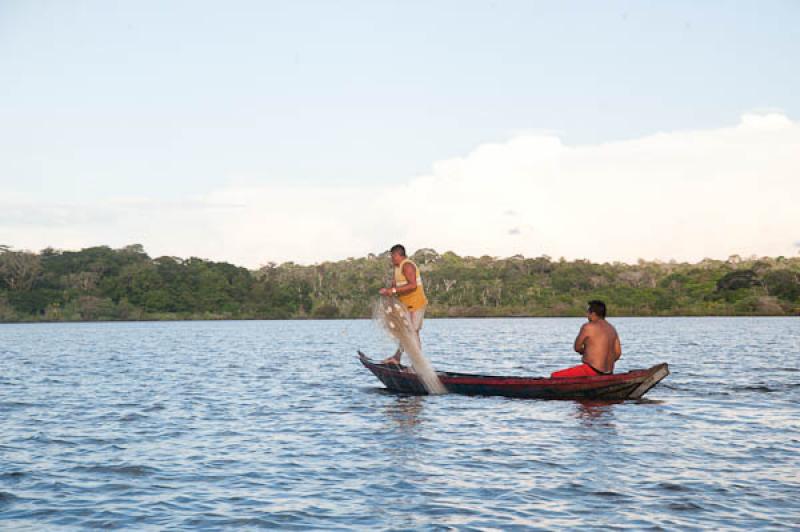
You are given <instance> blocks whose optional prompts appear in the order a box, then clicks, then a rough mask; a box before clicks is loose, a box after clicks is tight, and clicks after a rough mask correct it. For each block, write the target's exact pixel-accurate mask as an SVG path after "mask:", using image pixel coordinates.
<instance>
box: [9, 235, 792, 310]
mask: <svg viewBox="0 0 800 532" xmlns="http://www.w3.org/2000/svg"><path fill="white" fill-rule="evenodd" d="M412 258H413V259H414V260H415V261H416V262H417V264H419V266H420V269H421V271H422V276H423V280H424V284H425V288H426V291H427V293H428V297H429V299H430V306H429V309H428V312H429V315H430V316H440V317H444V316H447V317H462V316H470V317H477V316H582V315H583V313H584V309H585V307H586V301H587V300H589V299H595V298H599V299H603V300H605V301H606V302H607V303H608V305H609V308H610V313H611V315H614V316H705V315H716V316H732V315H739V316H753V315H770V316H783V315H800V258H797V257H794V258H786V257H774V258H773V257H761V258H756V257H751V258H741V257H738V256H732V257H730V258H729V259H728V260H711V259H706V260H703V261H701V262H699V263H696V264H688V263H678V262H648V261H639V262H638V263H637V264H623V263H619V262H615V263H602V264H598V263H593V262H589V261H585V260H575V261H567V260H564V259H556V260H554V259H552V258H550V257H547V256H541V257H536V258H526V257H522V256H514V257H508V258H496V257H488V256H484V257H461V256H459V255H456V254H455V253H453V252H449V251H448V252H446V253H443V254H439V253H437V252H436V251H434V250H432V249H422V250H419V251H417V252H416V253H415V254H414V256H413V257H412ZM389 272H390V266H389V259H388V256H387V255H372V254H371V255H368V256H366V257H361V258H350V259H347V260H341V261H336V262H323V263H321V264H316V265H313V266H302V265H298V264H294V263H291V262H287V263H284V264H272V263H271V264H268V265H266V266H264V267H262V268H260V269H258V270H248V269H246V268H242V267H239V266H235V265H233V264H228V263H225V262H213V261H209V260H204V259H199V258H194V257H192V258H188V259H182V258H178V257H158V258H152V257H150V256H148V254H147V253H145V250H144V249H143V248H142V246H140V245H131V246H127V247H124V248H122V249H111V248H110V247H106V246H98V247H91V248H86V249H83V250H81V251H62V250H56V249H50V248H48V249H45V250H42V251H41V252H39V253H30V252H25V251H18V250H14V249H12V248H10V247H8V246H0V321H1V322H17V321H78V320H81V321H91V320H172V319H288V318H361V317H368V316H370V314H371V307H372V304H373V302H374V300H375V298H376V295H377V290H378V289H379V288H380V287H381V286H384V285H385V283H386V282H387V280H388V279H389V278H390V277H389Z"/></svg>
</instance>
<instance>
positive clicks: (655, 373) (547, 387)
mask: <svg viewBox="0 0 800 532" xmlns="http://www.w3.org/2000/svg"><path fill="white" fill-rule="evenodd" d="M358 357H359V360H361V363H362V364H364V366H365V367H366V368H367V369H369V370H370V371H371V372H372V373H374V374H375V376H376V377H378V379H379V380H380V381H381V382H382V383H383V384H384V385H385V386H386V388H388V389H389V390H391V391H393V392H400V393H407V394H413V395H425V394H426V391H425V388H424V387H423V386H422V383H420V381H419V379H418V378H417V375H416V374H415V373H414V370H413V369H411V368H409V367H407V366H403V365H399V366H398V365H395V364H382V363H379V362H375V361H373V360H370V358H369V357H367V356H366V355H365V354H364V353H362V352H361V351H359V352H358ZM437 374H438V375H439V380H441V381H442V384H444V386H445V387H446V388H447V390H448V391H449V392H450V393H457V394H463V395H502V396H505V397H521V398H527V399H611V400H621V399H639V398H640V397H642V396H643V395H644V394H645V393H647V391H648V390H650V388H652V387H653V386H655V385H656V384H658V383H659V382H661V380H662V379H664V378H665V377H666V376H667V375H669V366H667V364H666V363H661V364H656V365H655V366H653V367H651V368H649V369H635V370H632V371H629V372H627V373H618V374H614V375H599V376H597V377H566V378H557V379H552V378H547V377H500V376H492V375H475V374H470V373H453V372H450V371H440V372H437Z"/></svg>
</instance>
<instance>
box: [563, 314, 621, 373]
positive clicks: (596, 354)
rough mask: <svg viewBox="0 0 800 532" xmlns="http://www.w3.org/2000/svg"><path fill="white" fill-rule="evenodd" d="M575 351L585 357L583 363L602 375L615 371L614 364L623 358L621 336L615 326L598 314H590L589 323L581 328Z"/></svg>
mask: <svg viewBox="0 0 800 532" xmlns="http://www.w3.org/2000/svg"><path fill="white" fill-rule="evenodd" d="M575 351H577V352H578V353H580V354H581V355H583V363H584V364H588V365H589V366H591V367H592V368H594V369H595V370H597V371H600V372H602V373H611V372H613V371H614V363H615V362H616V361H617V360H619V357H620V356H622V346H621V345H620V341H619V335H618V334H617V330H616V329H615V328H614V326H613V325H611V324H610V323H608V322H607V321H606V320H605V318H601V317H599V316H597V314H594V313H590V314H589V323H585V324H584V325H583V327H581V331H580V333H578V337H577V338H576V339H575Z"/></svg>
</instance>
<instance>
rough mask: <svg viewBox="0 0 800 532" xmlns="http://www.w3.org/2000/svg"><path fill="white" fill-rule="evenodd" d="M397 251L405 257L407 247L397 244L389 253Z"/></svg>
mask: <svg viewBox="0 0 800 532" xmlns="http://www.w3.org/2000/svg"><path fill="white" fill-rule="evenodd" d="M395 251H397V252H398V253H400V254H401V255H402V256H404V257H405V256H406V248H405V246H404V245H403V244H395V245H394V246H392V248H391V249H390V250H389V253H394V252H395Z"/></svg>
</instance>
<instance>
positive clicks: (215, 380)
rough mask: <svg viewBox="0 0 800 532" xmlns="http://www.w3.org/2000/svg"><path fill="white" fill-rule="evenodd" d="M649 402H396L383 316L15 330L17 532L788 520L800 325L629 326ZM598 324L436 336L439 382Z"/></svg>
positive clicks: (8, 357)
mask: <svg viewBox="0 0 800 532" xmlns="http://www.w3.org/2000/svg"><path fill="white" fill-rule="evenodd" d="M615 324H616V325H617V328H618V329H619V330H620V333H621V334H622V338H623V344H624V346H625V356H624V357H623V359H622V367H621V368H620V369H621V370H623V371H624V370H626V369H630V368H632V367H643V366H649V365H651V364H654V363H656V362H661V361H663V360H666V361H668V362H669V363H670V365H671V369H672V375H671V376H670V377H669V378H668V380H667V381H665V382H664V383H662V385H660V386H658V387H657V388H656V389H655V390H653V391H652V392H651V393H650V394H649V395H648V397H647V398H646V399H643V400H641V401H630V402H619V401H617V402H596V401H594V402H593V401H583V402H573V401H525V400H514V399H505V398H497V397H482V398H468V397H460V396H452V395H445V396H439V397H413V396H403V395H396V394H392V393H388V392H387V391H386V390H384V389H383V388H382V387H381V386H380V385H379V383H377V381H376V380H375V379H374V378H373V377H372V376H371V375H370V374H368V373H367V372H366V371H365V370H364V369H363V368H362V367H360V365H359V364H358V361H357V360H356V358H355V356H354V351H355V349H356V348H362V349H364V350H366V351H367V352H369V353H372V354H375V355H376V356H380V355H383V354H385V353H389V352H391V350H392V346H391V345H390V344H389V342H388V341H387V340H386V339H384V338H383V337H382V336H381V335H380V333H379V332H377V331H376V330H375V329H374V327H373V326H372V324H371V323H370V322H368V321H323V322H314V321H307V322H184V323H116V324H114V323H106V324H42V325H33V326H31V325H26V326H17V325H2V326H0V352H3V353H5V354H4V355H3V357H0V415H2V427H3V433H2V440H0V453H2V458H3V462H2V468H1V469H0V529H6V528H7V529H30V530H40V529H72V528H78V529H83V528H94V527H98V528H117V527H124V528H131V529H159V530H160V529H186V528H205V529H239V528H242V529H261V528H264V529H285V530H308V529H320V530H352V529H369V530H373V529H374V530H419V529H435V530H530V529H562V528H564V529H571V528H593V529H605V528H629V529H652V528H657V529H697V528H713V529H734V528H792V527H796V526H797V524H798V516H799V515H800V505H798V499H797V496H796V495H797V493H798V492H800V480H798V476H797V471H798V470H800V452H798V451H800V417H798V416H797V412H798V405H799V404H800V383H798V382H797V378H796V375H797V373H798V371H800V361H799V360H798V357H797V353H796V352H793V351H792V347H791V346H792V345H798V342H797V340H798V336H800V328H798V327H797V321H796V319H760V318H757V319H707V318H699V319H670V320H658V319H620V320H616V321H615ZM579 325H580V320H575V319H556V320H553V319H550V320H537V319H508V320H506V319H500V320H430V321H429V322H427V323H426V326H425V331H424V341H425V345H426V348H427V350H428V354H429V356H430V357H431V358H432V360H433V362H434V364H435V365H436V366H437V367H440V368H442V369H450V370H457V371H474V372H486V373H494V374H498V373H507V374H517V375H520V374H530V373H533V374H546V373H548V372H550V371H552V370H554V369H556V368H558V367H562V366H564V365H566V364H567V363H569V362H570V361H571V360H572V358H571V357H572V355H571V354H570V343H571V339H572V338H573V337H574V333H575V331H576V330H577V327H578V326H579Z"/></svg>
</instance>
